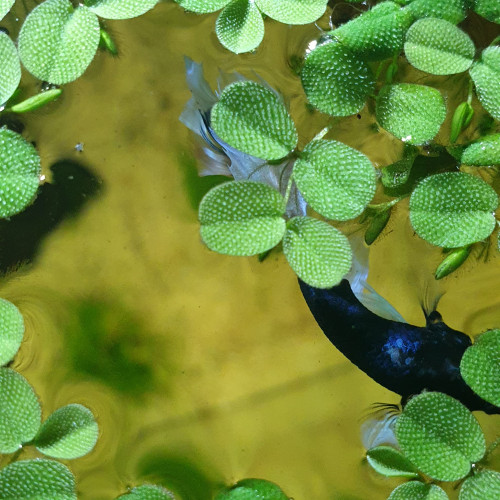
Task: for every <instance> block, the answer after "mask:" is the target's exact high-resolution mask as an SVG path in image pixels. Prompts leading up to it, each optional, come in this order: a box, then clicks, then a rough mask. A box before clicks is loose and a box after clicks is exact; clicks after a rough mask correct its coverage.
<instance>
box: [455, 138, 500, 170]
mask: <svg viewBox="0 0 500 500" xmlns="http://www.w3.org/2000/svg"><path fill="white" fill-rule="evenodd" d="M462 163H464V164H465V165H476V166H489V165H500V134H492V135H486V136H483V137H481V139H479V141H477V142H473V143H472V144H470V145H469V146H467V148H465V150H464V152H463V153H462Z"/></svg>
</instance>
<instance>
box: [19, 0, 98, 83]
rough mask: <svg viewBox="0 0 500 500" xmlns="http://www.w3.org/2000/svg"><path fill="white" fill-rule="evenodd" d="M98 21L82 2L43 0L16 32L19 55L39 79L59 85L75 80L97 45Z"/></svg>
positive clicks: (84, 67)
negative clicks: (74, 6) (74, 5)
mask: <svg viewBox="0 0 500 500" xmlns="http://www.w3.org/2000/svg"><path fill="white" fill-rule="evenodd" d="M99 37H100V30H99V20H98V19H97V16H96V15H95V14H94V13H93V12H92V11H91V10H90V9H89V8H87V7H85V6H84V5H80V6H79V7H78V8H76V9H74V8H73V6H72V4H71V2H70V1H69V0H46V1H45V2H43V3H41V4H40V5H38V6H37V7H35V8H34V9H33V10H32V11H31V12H30V13H29V15H28V17H27V18H26V20H25V21H24V24H23V26H22V28H21V31H20V33H19V42H18V47H19V55H20V57H21V61H22V62H23V64H24V66H26V69H27V70H28V71H29V72H30V73H32V74H33V75H35V76H36V77H37V78H39V79H40V80H45V81H47V82H50V83H55V84H58V85H62V84H64V83H68V82H71V81H73V80H76V79H77V78H78V77H79V76H81V75H82V73H83V72H84V71H85V70H86V69H87V67H88V66H89V64H90V63H91V62H92V59H93V58H94V55H95V53H96V52H97V47H98V45H99Z"/></svg>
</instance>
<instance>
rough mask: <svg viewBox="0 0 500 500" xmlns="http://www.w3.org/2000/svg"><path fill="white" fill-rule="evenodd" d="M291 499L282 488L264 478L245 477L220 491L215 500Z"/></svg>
mask: <svg viewBox="0 0 500 500" xmlns="http://www.w3.org/2000/svg"><path fill="white" fill-rule="evenodd" d="M257 499H263V500H264V499H265V500H290V499H289V498H288V496H287V495H285V494H284V493H283V491H282V490H281V488H280V487H279V486H278V485H276V484H274V483H271V482H270V481H266V480H264V479H243V480H242V481H238V482H237V483H236V484H235V485H234V486H232V487H230V488H228V489H226V490H225V491H222V492H221V493H219V494H218V495H217V496H216V497H215V500H257Z"/></svg>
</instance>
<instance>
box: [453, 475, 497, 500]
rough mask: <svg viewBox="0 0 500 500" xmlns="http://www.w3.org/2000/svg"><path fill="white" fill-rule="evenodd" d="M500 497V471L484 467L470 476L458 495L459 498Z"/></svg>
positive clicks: (467, 499)
mask: <svg viewBox="0 0 500 500" xmlns="http://www.w3.org/2000/svg"><path fill="white" fill-rule="evenodd" d="M499 498H500V473H498V472H495V471H492V470H488V469H484V470H480V471H478V472H476V473H475V474H474V475H473V476H471V477H468V478H467V479H466V480H465V481H464V484H462V488H461V489H460V494H459V495H458V500H498V499H499Z"/></svg>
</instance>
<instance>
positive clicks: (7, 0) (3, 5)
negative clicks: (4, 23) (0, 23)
mask: <svg viewBox="0 0 500 500" xmlns="http://www.w3.org/2000/svg"><path fill="white" fill-rule="evenodd" d="M15 1H16V0H0V20H1V19H3V18H4V17H5V15H6V14H7V13H8V12H9V11H10V9H11V8H12V6H13V5H14V2H15Z"/></svg>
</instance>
